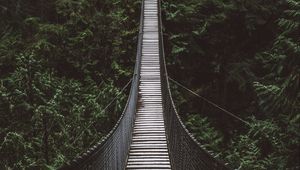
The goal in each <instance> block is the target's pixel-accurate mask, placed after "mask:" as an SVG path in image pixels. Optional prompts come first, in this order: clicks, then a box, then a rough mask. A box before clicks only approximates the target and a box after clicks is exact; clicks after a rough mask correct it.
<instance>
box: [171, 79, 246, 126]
mask: <svg viewBox="0 0 300 170" xmlns="http://www.w3.org/2000/svg"><path fill="white" fill-rule="evenodd" d="M168 79H169V80H171V81H172V82H173V83H175V84H176V85H178V86H179V87H181V88H183V89H185V90H186V91H188V92H190V93H191V94H193V95H194V96H196V97H198V98H200V99H202V100H204V101H205V102H207V103H209V104H211V105H212V106H214V107H216V108H218V109H220V110H221V111H223V112H224V113H226V114H227V115H229V116H231V117H233V118H235V119H237V120H239V121H241V122H243V123H244V124H246V125H247V126H250V123H249V122H247V121H245V120H243V119H242V118H240V117H238V116H237V115H236V114H234V113H232V112H230V111H228V110H226V109H224V108H222V107H221V106H219V105H217V104H216V103H214V102H212V101H210V100H209V99H207V98H205V97H203V96H200V95H199V94H197V93H196V92H194V91H192V90H191V89H189V88H187V87H186V86H184V85H183V84H181V83H179V82H178V81H176V80H174V79H172V78H171V77H169V76H168Z"/></svg>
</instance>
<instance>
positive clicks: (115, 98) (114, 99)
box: [72, 78, 132, 145]
mask: <svg viewBox="0 0 300 170" xmlns="http://www.w3.org/2000/svg"><path fill="white" fill-rule="evenodd" d="M131 82H132V78H131V79H130V80H129V81H128V82H127V84H126V85H125V86H124V87H123V88H122V90H121V91H120V92H119V93H118V94H117V95H116V96H115V97H114V98H113V99H112V100H111V101H110V102H109V103H108V104H107V105H106V106H105V108H104V109H103V110H101V112H100V114H101V113H103V112H105V111H106V110H107V108H109V106H111V105H112V104H113V103H114V102H115V101H116V100H117V99H118V97H119V96H120V95H121V94H122V93H123V92H124V91H125V89H126V88H127V87H128V86H129V84H130V83H131ZM95 122H96V121H95V120H94V121H92V122H91V123H90V124H89V125H88V126H87V127H85V128H84V129H83V130H82V131H81V133H80V135H79V136H77V137H76V138H75V139H74V141H73V142H72V145H73V144H74V143H75V142H76V141H77V140H78V139H79V138H80V137H81V136H82V135H83V133H84V132H85V131H86V130H87V129H88V128H90V127H91V126H92V125H93V124H94V123H95Z"/></svg>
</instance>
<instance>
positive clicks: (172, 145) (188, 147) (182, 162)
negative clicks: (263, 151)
mask: <svg viewBox="0 0 300 170" xmlns="http://www.w3.org/2000/svg"><path fill="white" fill-rule="evenodd" d="M160 8H161V2H160V1H159V12H160V13H159V29H160V38H159V42H160V56H161V57H160V59H161V61H160V64H161V67H160V69H161V83H162V98H163V112H164V118H165V126H166V133H167V138H168V148H169V153H170V161H171V166H172V169H173V170H177V169H178V170H182V169H184V170H197V169H217V170H223V169H224V170H225V169H229V168H228V167H226V166H225V164H224V163H223V162H221V161H219V160H217V159H216V158H214V157H213V156H212V155H210V154H209V153H208V152H207V151H206V150H205V149H204V148H203V147H202V146H201V145H200V144H199V143H198V142H197V141H196V139H195V138H194V137H193V135H192V134H190V133H189V132H188V130H187V129H186V127H185V125H184V124H183V122H182V121H181V119H180V117H179V115H178V113H177V111H176V109H175V106H174V102H173V99H172V96H171V91H170V86H169V81H168V74H167V67H166V62H165V54H164V44H163V33H162V17H161V9H160Z"/></svg>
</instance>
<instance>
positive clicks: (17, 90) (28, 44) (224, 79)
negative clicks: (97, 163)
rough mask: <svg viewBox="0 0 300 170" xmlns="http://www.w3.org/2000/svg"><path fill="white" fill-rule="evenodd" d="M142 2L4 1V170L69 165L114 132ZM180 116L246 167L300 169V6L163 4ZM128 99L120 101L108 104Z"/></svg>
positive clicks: (233, 1) (278, 2) (236, 0)
mask: <svg viewBox="0 0 300 170" xmlns="http://www.w3.org/2000/svg"><path fill="white" fill-rule="evenodd" d="M140 5H141V1H140V0H133V1H128V0H125V1H121V0H53V1H46V0H13V1H3V0H1V1H0V169H57V168H58V167H60V166H61V165H62V164H63V163H64V162H66V161H69V160H71V159H73V158H74V157H75V156H76V155H78V154H80V153H82V152H83V151H85V150H86V149H87V148H89V147H90V146H92V145H93V144H95V143H97V142H99V141H100V140H101V138H102V137H104V136H105V135H106V134H107V133H108V132H109V131H110V130H111V128H112V127H113V126H114V124H115V122H116V120H117V119H118V117H119V115H120V114H121V113H122V109H123V107H124V105H125V102H126V98H127V94H128V91H129V88H127V89H126V90H125V91H124V92H123V91H122V90H121V89H122V88H123V87H124V86H125V85H126V84H127V82H128V81H129V80H130V78H131V76H132V72H133V67H134V64H135V55H136V45H137V36H138V26H139V17H140V16H139V15H140ZM162 10H163V11H162V12H163V25H164V43H165V54H166V58H167V63H168V71H169V75H170V77H171V78H173V79H175V80H176V81H178V82H180V83H182V84H184V85H185V86H186V87H188V88H190V89H192V90H193V91H195V92H196V93H198V94H199V95H201V96H204V97H206V98H207V99H209V100H211V101H213V102H214V103H216V104H218V105H219V106H221V107H222V108H225V109H227V110H229V111H230V112H232V113H234V114H235V115H237V116H238V117H240V118H241V120H245V122H243V121H240V120H238V119H236V118H233V117H232V116H229V115H227V114H226V113H225V112H224V111H221V110H220V109H218V108H216V107H213V106H212V105H210V104H209V103H207V102H205V101H203V100H202V99H199V98H197V97H195V96H193V95H191V94H190V93H188V92H187V91H185V90H184V89H182V88H181V87H179V86H178V85H176V84H174V83H171V85H172V93H173V97H174V100H175V103H176V106H177V109H178V111H179V113H180V115H181V117H182V118H183V120H184V121H185V123H186V125H187V127H188V129H189V130H190V131H191V132H192V133H193V134H194V135H195V137H196V138H197V140H198V141H200V142H201V143H202V144H203V145H204V146H205V148H206V149H207V150H209V151H212V152H213V153H214V154H215V155H217V156H218V157H219V158H220V159H221V160H223V161H224V162H228V163H229V166H231V167H233V168H239V169H288V168H290V169H297V168H299V167H300V161H299V160H300V131H299V129H300V58H299V57H300V2H299V1H298V0H265V1H261V0H251V1H247V0H169V1H166V0H164V1H162ZM117 95H119V97H118V100H116V101H115V102H113V104H112V105H110V106H109V107H108V108H107V106H108V104H110V102H111V101H112V100H113V99H114V97H115V96H117Z"/></svg>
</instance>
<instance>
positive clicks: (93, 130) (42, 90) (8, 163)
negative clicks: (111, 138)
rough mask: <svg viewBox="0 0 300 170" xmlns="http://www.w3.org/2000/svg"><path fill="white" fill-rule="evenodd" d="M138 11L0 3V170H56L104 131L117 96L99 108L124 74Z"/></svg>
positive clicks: (68, 1) (94, 4) (128, 6)
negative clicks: (113, 101)
mask: <svg viewBox="0 0 300 170" xmlns="http://www.w3.org/2000/svg"><path fill="white" fill-rule="evenodd" d="M138 7H139V3H137V2H123V1H119V0H114V1H94V0H80V1H77V0H76V1H75V0H62V1H61V0H57V1H37V2H33V1H25V0H20V1H18V2H9V1H7V2H1V3H0V14H1V19H0V73H1V74H0V159H1V164H0V169H57V168H58V167H60V166H61V165H62V164H63V163H64V162H66V161H69V160H70V159H73V158H74V157H75V156H76V155H77V154H79V153H81V152H83V151H85V150H86V149H87V148H88V147H90V146H92V145H93V144H95V143H96V142H98V141H100V139H101V138H102V137H103V136H104V135H106V134H107V133H108V132H109V131H110V130H111V128H112V127H113V126H114V124H115V122H116V120H117V119H118V118H119V114H120V113H121V111H122V109H123V107H124V104H125V101H126V96H125V94H121V95H120V97H119V98H118V100H117V101H116V103H114V104H113V105H112V106H110V107H109V108H107V110H106V111H103V109H104V108H105V107H106V105H107V104H108V103H109V101H110V100H112V99H113V98H114V97H115V96H116V95H117V94H119V93H120V88H121V87H122V86H124V84H125V83H126V82H127V80H128V79H129V78H130V76H131V73H132V68H133V64H134V63H133V61H135V59H134V56H135V46H136V42H135V41H134V40H136V35H137V30H138V22H137V21H138V19H139V16H138V15H139V11H138V10H137V9H138ZM120 28H123V29H120ZM8 155H9V156H8Z"/></svg>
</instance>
